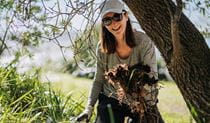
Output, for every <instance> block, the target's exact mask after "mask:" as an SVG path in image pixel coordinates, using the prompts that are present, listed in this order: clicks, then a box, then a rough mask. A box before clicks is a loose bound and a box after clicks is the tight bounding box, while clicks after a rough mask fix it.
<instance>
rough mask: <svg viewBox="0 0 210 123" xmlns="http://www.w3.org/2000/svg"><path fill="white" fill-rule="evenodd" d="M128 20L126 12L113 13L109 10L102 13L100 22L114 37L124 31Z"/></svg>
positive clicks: (122, 33) (121, 34)
mask: <svg viewBox="0 0 210 123" xmlns="http://www.w3.org/2000/svg"><path fill="white" fill-rule="evenodd" d="M127 21H128V15H127V13H121V14H118V13H113V12H109V13H107V14H105V15H104V17H103V19H102V24H104V26H105V27H106V28H107V29H108V31H109V32H111V33H112V34H113V35H114V36H115V37H119V36H123V35H124V34H125V31H126V24H127Z"/></svg>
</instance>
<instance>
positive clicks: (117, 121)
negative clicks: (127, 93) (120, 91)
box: [95, 93, 140, 123]
mask: <svg viewBox="0 0 210 123" xmlns="http://www.w3.org/2000/svg"><path fill="white" fill-rule="evenodd" d="M108 105H110V106H111V108H110V109H108ZM110 110H111V112H112V113H111V114H110ZM97 112H98V114H97V118H96V121H95V123H113V122H111V117H113V118H114V119H113V120H114V123H124V119H125V117H126V116H128V117H130V118H131V119H132V121H131V122H130V123H138V122H139V119H140V118H139V115H138V114H137V113H131V110H130V108H129V106H128V105H126V104H124V103H121V104H120V103H119V101H118V100H116V99H114V98H111V97H107V96H105V95H103V94H102V93H101V94H100V95H99V105H98V107H97ZM112 114H113V116H110V115H112Z"/></svg>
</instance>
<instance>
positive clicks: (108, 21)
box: [102, 13, 123, 26]
mask: <svg viewBox="0 0 210 123" xmlns="http://www.w3.org/2000/svg"><path fill="white" fill-rule="evenodd" d="M122 18H123V16H122V13H120V14H119V13H115V14H114V15H113V16H112V17H105V18H103V19H102V23H103V25H104V26H109V25H111V24H112V20H114V21H116V22H119V21H121V20H122Z"/></svg>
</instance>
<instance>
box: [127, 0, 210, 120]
mask: <svg viewBox="0 0 210 123" xmlns="http://www.w3.org/2000/svg"><path fill="white" fill-rule="evenodd" d="M124 2H125V3H126V4H127V5H128V7H129V8H130V9H131V11H132V12H133V13H134V15H135V16H136V18H137V20H138V21H139V23H140V25H141V27H142V28H143V30H144V31H145V32H146V33H147V35H148V36H149V37H150V38H151V39H152V40H153V41H154V43H155V45H156V47H157V48H158V49H159V51H160V52H161V54H162V56H163V58H164V60H165V62H166V64H167V68H168V70H169V73H170V74H171V76H172V77H173V79H174V81H175V82H176V84H177V86H178V88H179V89H180V91H181V93H182V96H183V97H184V100H185V102H186V104H187V106H188V108H189V110H190V112H191V114H192V116H193V118H194V119H195V120H196V122H205V123H208V122H210V50H209V48H208V46H207V44H206V42H205V39H204V37H203V36H202V34H201V33H200V32H199V31H198V29H196V27H195V26H194V25H193V24H192V22H191V21H190V20H189V19H188V18H187V17H186V16H185V15H184V14H182V16H181V19H180V22H179V29H180V30H179V36H180V44H181V45H180V47H179V48H177V47H176V48H173V43H172V40H171V25H170V24H171V18H170V15H169V12H168V9H167V6H166V4H165V3H164V0H124ZM170 6H171V7H172V10H175V4H174V3H173V2H172V1H171V0H170ZM174 49H179V50H180V51H179V52H176V51H174Z"/></svg>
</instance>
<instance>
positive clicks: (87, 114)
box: [76, 106, 93, 122]
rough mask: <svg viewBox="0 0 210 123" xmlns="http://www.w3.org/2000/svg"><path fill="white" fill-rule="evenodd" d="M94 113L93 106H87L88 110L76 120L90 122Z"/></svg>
mask: <svg viewBox="0 0 210 123" xmlns="http://www.w3.org/2000/svg"><path fill="white" fill-rule="evenodd" d="M92 112H93V107H92V106H87V107H86V109H85V110H84V111H83V112H82V113H81V114H80V115H79V116H78V117H77V118H76V121H78V122H80V121H84V120H85V121H86V122H89V120H90V118H91V116H92Z"/></svg>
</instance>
